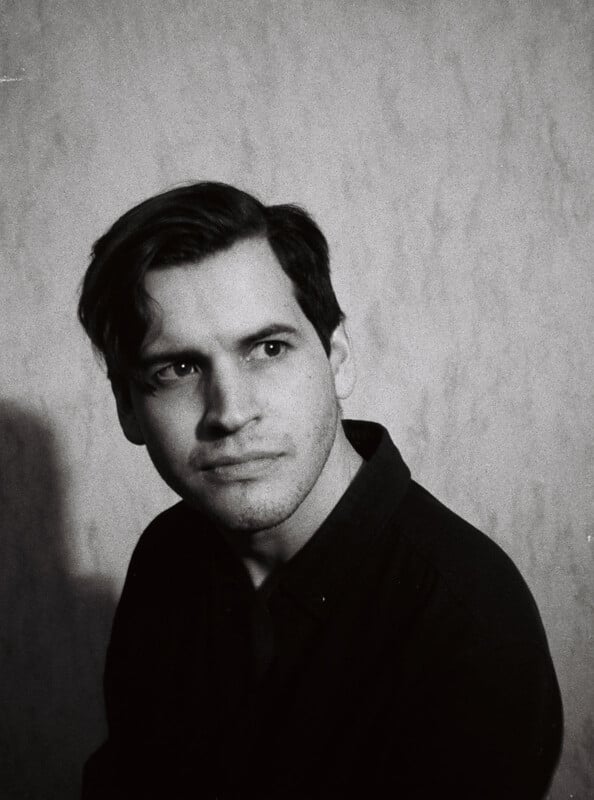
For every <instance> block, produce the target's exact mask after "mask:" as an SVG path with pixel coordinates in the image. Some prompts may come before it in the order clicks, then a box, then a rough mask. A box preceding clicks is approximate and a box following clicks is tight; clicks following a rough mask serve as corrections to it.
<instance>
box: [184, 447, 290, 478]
mask: <svg viewBox="0 0 594 800" xmlns="http://www.w3.org/2000/svg"><path fill="white" fill-rule="evenodd" d="M281 455H282V454H281V453H277V452H269V451H262V450H258V451H254V452H247V453H242V454H241V455H237V456H220V457H219V458H212V459H206V460H205V461H203V462H202V464H201V466H200V471H201V472H202V473H203V475H204V476H205V477H206V478H209V479H213V480H215V481H233V480H250V479H255V478H258V477H260V476H262V475H263V474H265V473H266V472H268V471H269V470H271V469H272V468H273V467H275V466H276V463H277V461H278V459H279V458H280V457H281Z"/></svg>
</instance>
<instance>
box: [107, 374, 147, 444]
mask: <svg viewBox="0 0 594 800" xmlns="http://www.w3.org/2000/svg"><path fill="white" fill-rule="evenodd" d="M111 388H112V389H113V394H114V397H115V401H116V405H117V409H118V419H119V420H120V425H121V426H122V430H123V431H124V436H125V437H126V439H127V440H128V441H129V442H132V444H144V435H143V433H142V430H141V428H140V425H139V424H138V419H137V418H136V412H135V410H134V405H133V403H132V397H131V395H130V387H129V386H128V384H125V385H124V386H122V385H121V384H120V385H116V384H112V387H111Z"/></svg>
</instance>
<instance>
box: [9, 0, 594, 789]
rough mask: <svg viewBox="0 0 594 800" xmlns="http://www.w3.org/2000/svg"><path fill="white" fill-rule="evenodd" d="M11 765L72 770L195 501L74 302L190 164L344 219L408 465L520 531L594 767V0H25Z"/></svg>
mask: <svg viewBox="0 0 594 800" xmlns="http://www.w3.org/2000/svg"><path fill="white" fill-rule="evenodd" d="M0 8H1V34H0V36H1V42H2V50H1V53H0V58H1V59H2V61H1V65H0V66H1V69H0V109H1V110H0V116H1V124H2V135H1V137H0V152H1V169H2V192H1V197H2V199H1V201H0V234H1V241H2V256H1V258H2V262H1V265H0V266H1V273H0V274H1V283H2V305H1V314H0V359H1V362H2V368H1V370H0V387H1V394H0V398H1V399H0V471H1V475H0V479H1V482H0V524H1V528H0V548H1V550H0V609H1V623H0V624H1V628H0V647H1V653H0V662H1V664H0V676H1V677H0V735H1V737H2V741H1V742H0V797H2V798H3V799H4V800H13V799H14V798H39V799H40V800H54V798H55V799H56V800H57V799H58V798H60V800H70V799H71V798H75V797H76V796H77V793H78V786H79V773H80V768H81V764H82V761H83V760H84V758H85V757H86V756H87V755H88V753H89V751H90V750H92V749H93V748H94V747H95V746H97V745H98V744H99V742H100V740H101V738H102V736H103V735H104V722H103V712H102V704H101V687H100V679H101V669H102V662H103V656H104V649H105V644H106V641H107V637H108V632H109V625H110V620H111V615H112V613H113V609H114V605H115V602H116V600H117V596H118V593H119V591H120V589H121V585H122V581H123V577H124V574H125V569H126V566H127V562H128V559H129V556H130V553H131V551H132V548H133V546H134V544H135V542H136V541H137V539H138V536H139V535H140V532H141V530H142V529H143V527H144V526H145V525H146V524H147V523H148V521H149V520H150V519H151V518H152V516H153V515H154V514H155V513H156V512H157V511H159V510H160V509H162V508H163V507H165V506H166V505H167V504H169V503H170V502H172V500H173V496H172V494H171V493H170V492H169V490H168V489H166V488H165V487H164V486H163V485H162V484H161V482H160V480H159V479H158V478H157V476H156V475H155V474H154V472H153V469H152V466H151V465H150V463H149V461H148V458H147V457H146V455H145V453H144V452H143V451H142V449H140V448H134V447H133V446H132V445H129V444H128V443H127V442H125V440H124V439H123V437H122V435H121V433H120V431H119V429H118V425H117V421H116V417H115V409H114V404H113V402H112V398H111V396H110V390H109V386H108V384H107V381H106V380H105V377H104V375H103V374H102V372H101V369H100V367H99V366H98V364H97V363H96V362H95V361H94V360H93V357H92V355H91V352H90V348H89V345H88V342H87V341H85V339H84V336H83V333H82V331H81V330H80V329H79V327H78V325H77V322H76V319H75V305H76V299H77V290H78V285H79V282H80V280H81V277H82V275H83V272H84V269H85V267H86V265H87V263H88V253H89V250H90V246H91V243H92V242H93V241H94V240H95V239H96V238H97V237H98V236H99V235H100V234H101V233H102V232H103V231H104V230H105V228H106V227H107V226H108V225H109V224H110V223H111V222H112V221H114V220H115V218H116V217H117V216H118V215H119V214H120V213H122V212H124V211H125V210H126V209H127V208H128V207H130V206H131V205H132V204H134V203H136V202H138V201H140V200H142V199H144V198H145V197H147V196H148V195H150V194H152V193H155V192H157V191H159V190H161V189H164V188H167V187H171V186H172V185H175V184H177V183H179V182H181V181H186V180H188V179H218V180H224V181H229V182H231V183H234V184H236V185H238V186H240V187H242V188H245V189H247V190H250V191H252V192H254V193H256V194H258V195H259V196H260V197H261V198H262V199H264V200H265V201H266V202H289V201H290V202H298V203H301V204H303V205H304V206H305V207H306V208H308V209H309V210H310V211H311V212H312V213H313V215H314V216H315V217H316V219H317V220H318V222H319V223H320V225H321V227H322V228H323V230H324V231H325V232H326V233H327V236H328V238H329V241H330V245H331V251H332V263H333V274H334V281H335V285H336V288H337V292H338V295H339V299H340V300H341V303H342V305H343V307H344V309H345V310H346V312H347V315H348V318H349V324H350V330H351V335H352V337H353V340H354V343H355V351H356V358H357V363H358V370H359V382H358V388H357V389H356V392H355V394H354V396H353V397H352V399H351V400H350V401H349V402H348V403H347V404H346V408H345V411H346V414H347V415H350V416H362V417H366V418H370V419H376V420H378V421H380V422H383V423H384V424H385V425H387V427H388V428H389V430H390V431H391V433H392V435H393V437H394V439H395V441H396V443H397V445H398V446H399V448H400V449H401V451H402V453H403V455H404V457H405V459H406V460H407V461H408V463H409V464H410V466H411V469H412V471H413V474H414V476H415V477H416V478H417V479H418V480H419V481H421V482H422V483H424V484H425V485H426V486H427V487H428V488H429V489H430V490H431V491H432V492H433V493H435V494H436V495H437V496H438V497H439V498H440V499H441V500H443V501H444V502H445V503H446V504H448V505H450V506H451V507H452V508H453V509H454V510H455V511H457V512H458V513H460V514H461V515H463V516H465V517H466V518H467V519H468V520H469V521H471V522H472V523H474V524H475V525H477V526H478V527H481V528H482V529H483V530H485V532H486V533H488V534H489V535H490V536H491V537H492V538H494V539H495V540H496V541H497V542H498V543H499V544H500V545H501V546H502V547H503V548H504V549H505V550H506V551H507V552H508V553H509V554H510V555H511V556H512V558H513V559H514V560H515V561H516V563H517V565H518V566H519V568H520V570H521V571H522V573H523V574H524V576H525V578H526V580H527V582H528V584H529V585H530V587H531V589H532V591H533V593H534V595H535V597H536V600H537V602H538V605H539V607H540V609H541V612H542V616H543V620H544V624H545V627H546V629H547V632H548V636H549V639H550V644H551V649H552V653H553V658H554V661H555V664H556V667H557V670H558V675H559V681H560V684H561V688H562V693H563V698H564V704H565V714H566V735H565V747H564V753H563V757H562V761H561V764H560V767H559V770H558V773H557V775H556V778H555V779H554V782H553V785H552V788H551V793H550V797H551V798H554V800H564V799H565V798H579V799H581V800H587V798H590V797H594V778H593V769H592V759H593V758H594V720H593V712H592V709H593V705H594V689H593V687H594V670H593V660H592V632H593V622H594V619H593V616H594V615H593V613H592V606H593V597H592V582H593V569H592V553H593V547H594V545H593V542H592V539H593V536H594V525H593V521H592V489H593V485H594V480H593V478H594V474H593V473H594V469H593V460H594V447H593V436H592V432H593V430H594V419H593V408H594V404H593V403H592V399H593V398H592V375H593V372H594V370H593V364H592V344H593V335H594V330H593V318H594V316H593V309H592V299H593V292H592V282H593V279H592V275H593V263H592V256H593V249H594V247H593V245H594V237H593V232H594V222H593V210H594V202H593V201H594V194H593V185H594V184H593V180H592V179H593V177H594V174H593V173H594V164H593V154H594V141H593V136H592V131H593V122H594V119H593V117H594V108H593V106H594V102H593V88H594V72H593V69H594V67H593V64H594V61H593V59H594V6H593V4H592V3H591V2H587V1H586V2H579V1H578V0H575V1H574V2H570V1H569V0H567V1H566V2H563V1H562V0H557V2H553V0H550V1H549V2H547V0H540V1H538V0H532V1H530V0H526V2H522V0H517V1H516V2H514V1H513V0H508V1H507V2H504V1H503V0H500V1H499V2H497V1H496V0H493V1H492V2H491V1H489V2H487V0H484V1H481V0H442V2H432V1H431V0H425V2H421V1H420V0H419V2H415V1H414V0H409V2H405V1H404V0H401V1H400V2H388V0H385V1H384V2H380V0H366V1H365V2H363V0H360V2H356V1H355V0H351V1H350V2H349V1H348V0H310V2H306V1H305V0H302V1H301V2H299V1H297V0H295V2H293V1H292V0H284V1H283V0H277V1H276V2H274V0H268V1H267V0H243V1H242V2H241V3H240V2H235V1H234V0H194V1H192V0H186V1H185V2H182V1H181V0H180V2H174V1H173V0H128V2H125V3H123V2H119V1H118V0H102V1H101V2H94V1H93V0H53V1H52V0H38V2H34V0H19V2H8V1H4V2H2V3H1V6H0Z"/></svg>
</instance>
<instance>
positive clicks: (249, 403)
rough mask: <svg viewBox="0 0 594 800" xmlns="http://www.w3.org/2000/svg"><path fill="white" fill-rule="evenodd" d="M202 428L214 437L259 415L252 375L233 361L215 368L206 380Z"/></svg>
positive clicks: (224, 433)
mask: <svg viewBox="0 0 594 800" xmlns="http://www.w3.org/2000/svg"><path fill="white" fill-rule="evenodd" d="M205 384H206V385H205V389H204V403H205V407H204V413H203V415H202V420H201V427H202V428H203V431H204V432H207V433H209V434H210V435H215V436H226V435H228V434H231V433H235V432H236V431H238V430H240V429H241V428H243V427H245V426H246V425H247V424H248V423H250V422H251V421H252V420H254V419H255V418H256V417H258V416H259V410H258V403H257V399H256V396H255V392H254V387H253V386H252V380H251V376H250V375H248V374H246V372H245V370H242V369H241V368H240V367H239V366H237V365H234V364H219V365H217V366H216V367H213V368H212V369H211V370H210V372H209V374H208V378H207V381H206V382H205Z"/></svg>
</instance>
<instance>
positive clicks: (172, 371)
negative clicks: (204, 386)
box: [154, 361, 199, 384]
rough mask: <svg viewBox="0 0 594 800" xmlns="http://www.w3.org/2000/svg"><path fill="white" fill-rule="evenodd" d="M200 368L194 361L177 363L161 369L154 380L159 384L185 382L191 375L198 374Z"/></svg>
mask: <svg viewBox="0 0 594 800" xmlns="http://www.w3.org/2000/svg"><path fill="white" fill-rule="evenodd" d="M198 371H199V368H198V367H197V366H196V364H194V363H193V362H192V361H175V362H173V363H172V364H167V366H166V367H161V369H158V370H157V371H156V372H155V375H154V378H155V380H156V381H157V383H160V384H171V383H177V382H179V381H183V380H184V378H188V377H189V376H191V375H195V374H197V373H198Z"/></svg>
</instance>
